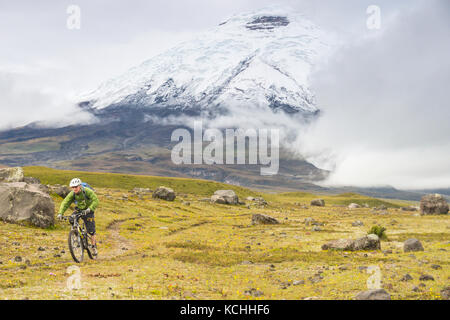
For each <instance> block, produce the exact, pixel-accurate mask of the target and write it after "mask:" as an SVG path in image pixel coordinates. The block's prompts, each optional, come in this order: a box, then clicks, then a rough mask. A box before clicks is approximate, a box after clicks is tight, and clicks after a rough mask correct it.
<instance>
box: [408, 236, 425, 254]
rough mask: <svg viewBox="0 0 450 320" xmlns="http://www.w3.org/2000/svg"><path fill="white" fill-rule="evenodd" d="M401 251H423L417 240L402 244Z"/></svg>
mask: <svg viewBox="0 0 450 320" xmlns="http://www.w3.org/2000/svg"><path fill="white" fill-rule="evenodd" d="M403 251H404V252H410V251H424V249H423V245H422V243H421V242H420V241H419V240H417V239H414V238H413V239H408V240H406V241H405V242H403Z"/></svg>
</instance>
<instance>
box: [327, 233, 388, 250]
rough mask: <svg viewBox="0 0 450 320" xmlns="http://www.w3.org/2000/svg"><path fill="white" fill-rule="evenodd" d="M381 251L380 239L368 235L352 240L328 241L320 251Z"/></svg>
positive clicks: (373, 235)
mask: <svg viewBox="0 0 450 320" xmlns="http://www.w3.org/2000/svg"><path fill="white" fill-rule="evenodd" d="M379 249H381V244H380V239H379V238H378V236H377V235H375V234H369V235H367V236H365V237H362V238H359V239H356V240H352V239H339V240H333V241H330V242H328V243H326V244H324V245H323V246H322V250H344V251H357V250H379Z"/></svg>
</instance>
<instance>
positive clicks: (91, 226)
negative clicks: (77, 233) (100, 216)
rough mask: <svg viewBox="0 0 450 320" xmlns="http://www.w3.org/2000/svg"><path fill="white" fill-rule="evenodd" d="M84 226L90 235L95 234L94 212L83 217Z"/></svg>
mask: <svg viewBox="0 0 450 320" xmlns="http://www.w3.org/2000/svg"><path fill="white" fill-rule="evenodd" d="M82 218H83V221H84V224H85V225H86V230H87V232H88V233H89V234H90V235H94V234H95V220H94V218H95V217H94V212H91V213H89V214H86V215H83V216H82Z"/></svg>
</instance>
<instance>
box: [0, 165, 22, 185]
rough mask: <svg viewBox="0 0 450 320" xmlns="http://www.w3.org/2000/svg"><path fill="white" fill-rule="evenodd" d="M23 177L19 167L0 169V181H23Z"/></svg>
mask: <svg viewBox="0 0 450 320" xmlns="http://www.w3.org/2000/svg"><path fill="white" fill-rule="evenodd" d="M23 179H24V176H23V169H22V168H21V167H14V168H3V169H0V182H23Z"/></svg>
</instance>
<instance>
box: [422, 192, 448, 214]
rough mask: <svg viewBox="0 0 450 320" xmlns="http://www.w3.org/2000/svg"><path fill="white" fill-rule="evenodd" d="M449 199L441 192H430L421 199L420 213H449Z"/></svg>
mask: <svg viewBox="0 0 450 320" xmlns="http://www.w3.org/2000/svg"><path fill="white" fill-rule="evenodd" d="M448 210H449V208H448V203H447V200H445V198H444V197H443V196H441V195H440V194H437V193H436V194H428V195H425V196H423V197H422V199H421V200H420V214H422V215H429V214H447V213H448Z"/></svg>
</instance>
